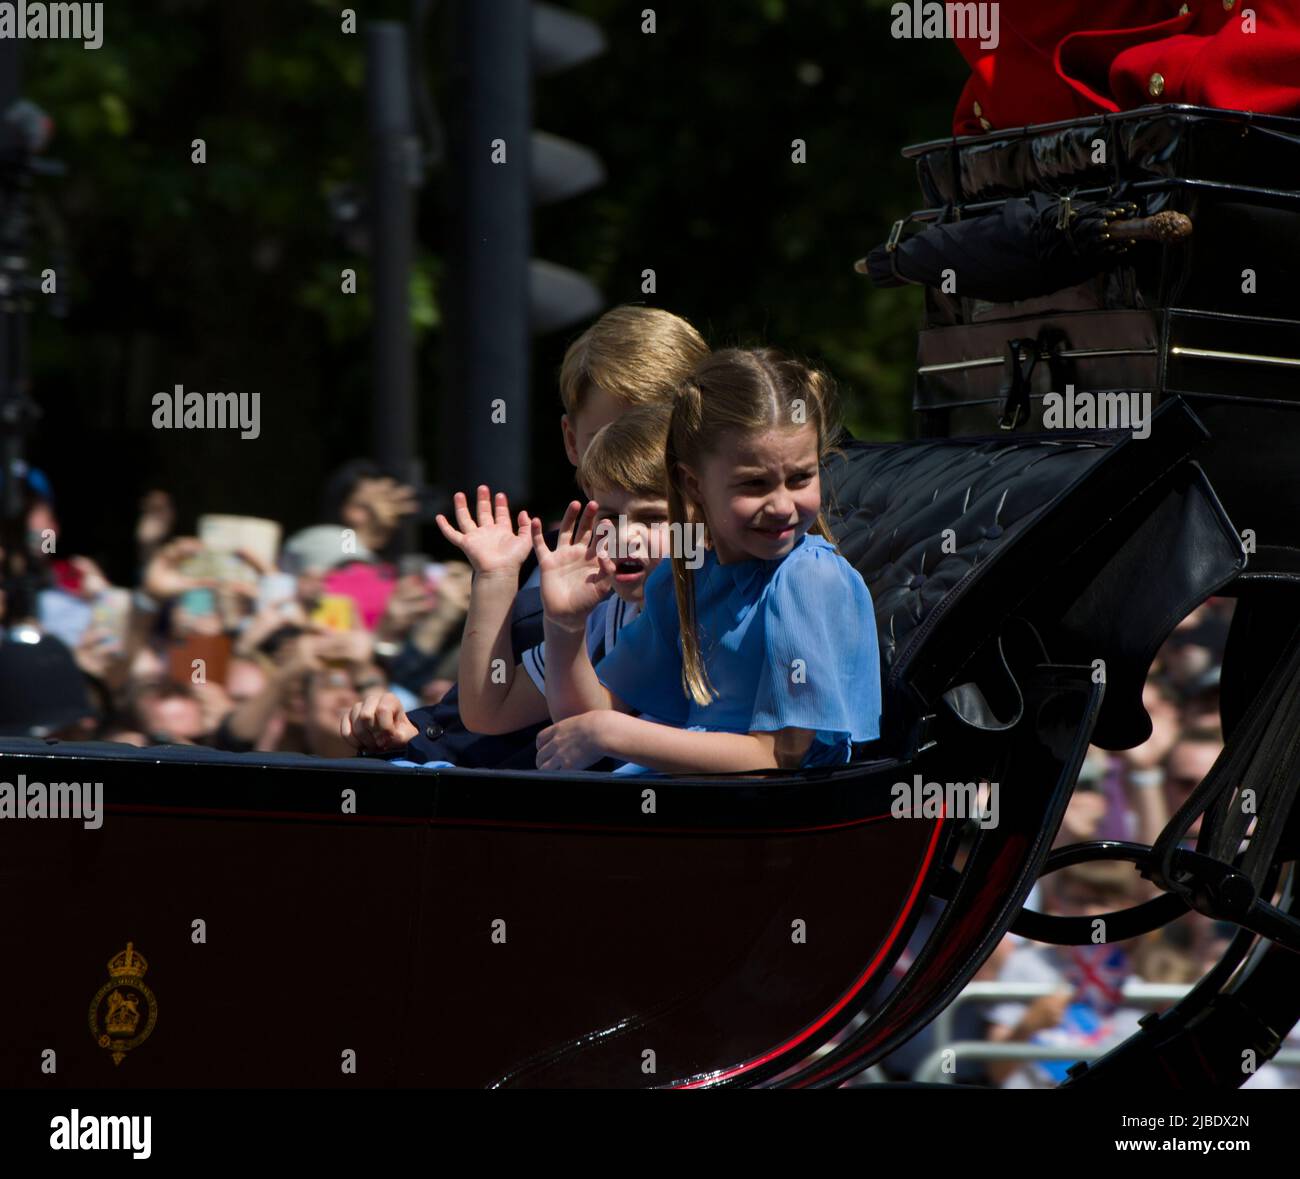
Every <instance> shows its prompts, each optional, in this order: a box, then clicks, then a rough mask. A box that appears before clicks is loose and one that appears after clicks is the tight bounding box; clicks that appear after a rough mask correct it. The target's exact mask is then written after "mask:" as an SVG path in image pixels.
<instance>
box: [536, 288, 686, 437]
mask: <svg viewBox="0 0 1300 1179" xmlns="http://www.w3.org/2000/svg"><path fill="white" fill-rule="evenodd" d="M708 354H709V346H708V345H707V344H706V343H705V342H704V337H703V336H701V335H700V333H699V332H697V331H696V330H695V328H693V327H692V326H691V325H690V324H689V323H687V321H686V320H684V319H683V318H682V317H681V316H680V315H673V314H672V312H670V311H661V310H660V309H659V308H657V307H632V306H623V307H615V308H613V309H612V310H610V311H606V312H605V314H604V315H602V316H601V317H600V318H599V319H598V320H596V322H595V323H593V324H592V325H591V327H589V328H588V329H587V330H586V331H585V332H583V333H582V335H580V336H579V337H578V338H577V339H576V340H574V341H573V343H572V344H570V345H569V348H568V351H567V352H565V354H564V363H563V364H562V365H561V366H560V400H561V401H562V402H563V403H564V412H565V413H566V414H568V415H569V416H570V417H572V416H573V415H574V414H576V413H577V412H578V411H579V410H581V409H582V407H583V405H584V404H585V403H586V401H587V398H588V397H589V396H590V395H591V391H592V390H593V389H600V390H603V391H604V392H606V393H608V394H609V395H610V396H611V397H617V398H618V399H619V400H620V401H626V402H628V403H629V404H630V405H644V404H646V403H647V402H655V401H658V402H665V403H666V402H669V401H671V400H672V395H673V388H674V387H675V386H676V385H677V383H678V382H679V381H681V380H684V379H685V378H686V377H688V376H689V375H690V372H691V370H692V369H693V368H694V367H695V366H696V365H697V364H699V363H700V361H702V360H703V359H704V358H705V357H706V356H708Z"/></svg>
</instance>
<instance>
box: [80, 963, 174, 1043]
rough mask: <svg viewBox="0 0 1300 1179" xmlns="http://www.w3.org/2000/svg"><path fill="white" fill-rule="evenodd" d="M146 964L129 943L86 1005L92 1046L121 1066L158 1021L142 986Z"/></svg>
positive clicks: (152, 1002)
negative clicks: (102, 1051) (105, 1053)
mask: <svg viewBox="0 0 1300 1179" xmlns="http://www.w3.org/2000/svg"><path fill="white" fill-rule="evenodd" d="M148 969H149V963H148V962H146V961H145V958H144V955H143V954H141V953H140V952H139V951H138V950H136V948H135V944H134V943H133V942H127V943H126V949H125V950H122V951H120V952H119V953H117V954H115V955H114V956H113V957H112V958H111V959H110V960H109V963H108V982H106V983H105V984H104V985H103V986H102V987H100V988H99V990H98V991H96V992H95V997H94V998H93V999H91V1001H90V1034H91V1035H92V1036H94V1037H95V1042H96V1043H97V1044H98V1045H99V1046H100V1047H101V1048H104V1049H106V1050H107V1051H108V1052H110V1053H111V1054H112V1057H113V1063H114V1064H121V1063H122V1059H123V1057H125V1056H126V1054H127V1053H128V1052H130V1051H131V1049H132V1048H138V1047H139V1046H140V1045H141V1044H143V1043H144V1042H145V1041H146V1040H147V1039H148V1038H149V1034H150V1033H151V1032H152V1031H153V1025H154V1024H155V1023H156V1022H157V1021H158V1002H157V1000H156V999H154V997H153V992H152V991H151V990H150V989H149V988H148V987H147V986H145V985H144V974H145V971H146V970H148Z"/></svg>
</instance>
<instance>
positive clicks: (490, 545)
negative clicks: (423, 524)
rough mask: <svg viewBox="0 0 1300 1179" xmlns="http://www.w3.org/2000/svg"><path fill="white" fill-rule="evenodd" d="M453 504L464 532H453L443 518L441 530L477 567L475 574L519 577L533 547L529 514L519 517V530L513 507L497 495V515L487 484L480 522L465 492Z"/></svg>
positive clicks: (481, 498)
mask: <svg viewBox="0 0 1300 1179" xmlns="http://www.w3.org/2000/svg"><path fill="white" fill-rule="evenodd" d="M452 502H453V503H454V504H455V512H456V523H457V524H459V525H460V528H459V529H456V528H453V527H452V526H451V524H450V523H449V522H448V520H447V517H446V516H443V515H441V514H439V515H438V516H437V523H438V527H439V528H440V529H441V530H442V534H443V536H445V537H446V538H447V539H448V540H449V541H451V543H452V544H454V545H455V546H456V547H457V548H458V549H460V551H461V552H463V553H464V554H465V556H466V558H467V559H468V560H469V563H470V564H471V565H473V566H474V572H475V573H489V574H490V573H514V574H517V573H518V572H519V568H520V566H521V565H523V563H524V562H525V561H526V560H527V559H528V553H529V550H530V549H531V548H532V547H533V542H532V538H531V537H530V536H529V533H528V523H529V521H528V513H527V512H520V513H519V521H518V530H516V528H515V527H514V526H513V525H512V524H511V523H510V503H509V501H508V500H507V499H506V496H505V493H504V492H501V491H499V492H497V496H496V508H495V511H494V510H493V504H492V493H491V491H490V490H489V489H488V488H487V486H486V485H483V484H480V485H479V489H478V503H477V504H476V505H475V507H476V510H477V515H478V519H477V520H475V518H474V517H473V516H471V515H470V513H469V503H468V502H467V501H466V499H465V493H464V492H463V491H458V492H456V495H455V497H454V499H453V501H452Z"/></svg>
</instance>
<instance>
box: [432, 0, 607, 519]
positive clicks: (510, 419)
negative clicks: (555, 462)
mask: <svg viewBox="0 0 1300 1179" xmlns="http://www.w3.org/2000/svg"><path fill="white" fill-rule="evenodd" d="M453 18H454V21H455V27H454V30H453V34H452V40H451V46H452V51H451V62H450V69H449V78H448V81H449V90H450V97H451V108H452V111H451V119H450V136H449V143H450V151H449V153H448V156H447V165H448V170H449V171H448V182H449V183H448V195H449V197H450V208H449V210H448V213H449V221H450V227H451V232H450V235H449V240H448V248H447V264H448V274H447V282H446V284H445V291H446V298H445V299H444V304H445V308H446V317H445V328H446V331H445V339H446V342H447V370H446V371H447V384H446V388H445V390H444V397H443V406H442V413H441V414H440V421H441V422H442V423H443V425H444V427H445V438H446V442H445V444H444V447H443V452H442V464H441V465H442V471H443V482H444V484H445V485H447V486H450V487H452V488H462V487H470V486H472V485H474V484H477V483H482V482H487V483H489V484H490V485H491V486H492V487H493V489H494V490H495V489H497V488H500V489H501V490H503V491H506V492H507V493H509V494H510V495H511V497H512V499H514V498H517V497H519V496H521V495H523V494H525V493H526V492H527V490H528V486H529V470H528V443H529V378H530V374H531V368H532V363H531V337H532V336H533V335H534V334H540V333H544V332H550V331H556V330H559V329H561V328H566V327H570V326H572V325H574V324H577V323H580V322H581V321H582V320H584V319H587V318H589V317H591V316H592V315H595V314H596V312H598V311H599V310H600V309H601V307H602V306H603V300H602V298H601V294H600V292H599V291H598V290H597V288H596V287H595V285H594V284H593V283H592V282H591V281H590V280H589V279H587V278H586V277H585V276H583V275H581V274H579V273H577V272H576V271H574V270H570V269H568V268H566V267H564V266H560V265H557V264H555V263H553V262H544V261H537V260H534V259H533V258H532V209H533V205H534V204H543V203H549V202H553V201H561V200H567V199H568V198H570V197H573V196H577V195H578V194H579V193H582V192H586V191H587V190H588V189H590V188H593V187H594V186H596V185H598V184H600V183H601V182H602V181H603V180H604V178H605V169H604V165H603V164H602V163H601V161H600V159H599V157H598V156H597V155H596V154H595V153H594V152H592V151H591V150H589V149H588V148H585V147H583V146H581V145H580V144H577V143H572V142H570V141H568V140H565V139H561V138H559V137H558V136H555V135H551V134H547V133H545V132H541V131H536V130H534V128H533V125H532V121H533V116H532V109H533V107H532V90H533V79H534V77H545V76H548V75H550V74H553V73H556V72H558V71H560V70H565V69H569V68H571V67H572V66H575V65H577V64H578V63H579V62H584V61H588V60H590V59H591V58H593V57H595V56H597V55H599V54H600V53H601V52H603V50H604V48H605V38H604V35H603V34H602V33H601V31H600V29H599V27H598V26H597V25H596V24H595V23H593V22H592V21H590V20H588V19H586V18H585V17H582V16H579V15H577V14H576V13H572V12H567V11H565V10H564V9H562V8H558V7H556V6H554V5H551V4H539V3H533V2H531V0H460V2H459V3H458V4H457V6H456V8H455V10H454V12H453Z"/></svg>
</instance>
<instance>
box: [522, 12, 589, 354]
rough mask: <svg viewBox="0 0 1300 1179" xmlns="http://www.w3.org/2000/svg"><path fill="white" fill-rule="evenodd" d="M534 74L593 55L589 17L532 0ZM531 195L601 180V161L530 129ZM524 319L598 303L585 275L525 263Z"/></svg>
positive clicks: (543, 320) (535, 321) (564, 319)
mask: <svg viewBox="0 0 1300 1179" xmlns="http://www.w3.org/2000/svg"><path fill="white" fill-rule="evenodd" d="M532 15H533V46H532V62H533V76H534V78H541V77H546V76H547V75H550V74H555V73H559V72H560V71H561V70H567V69H569V68H570V67H572V66H576V65H579V64H581V63H582V62H585V61H589V60H590V59H591V58H593V57H598V56H599V55H600V54H602V53H603V52H604V51H605V37H604V34H603V33H602V32H601V31H600V27H599V26H598V25H596V24H595V23H594V22H593V21H590V20H588V19H587V18H586V17H584V16H578V15H577V14H576V13H573V12H568V11H566V10H565V9H563V8H557V7H555V6H554V5H553V4H533V6H532ZM530 148H531V155H532V160H531V169H532V194H533V200H534V202H536V203H537V204H539V205H544V204H551V203H553V202H555V201H564V200H568V199H569V198H570V197H574V196H578V195H579V194H580V193H584V192H586V191H588V190H589V189H592V188H595V187H596V186H597V185H599V184H603V183H604V181H605V165H604V164H602V163H601V161H600V157H599V156H598V155H596V153H595V152H593V151H592V150H591V149H590V148H586V147H583V146H582V145H581V144H578V143H573V142H572V141H571V140H568V139H561V138H560V137H559V136H558V135H551V134H549V133H547V132H545V131H537V130H534V131H533V132H532V135H531V137H530ZM528 289H529V296H530V299H529V302H530V311H531V315H530V322H531V324H532V329H533V331H534V332H536V333H538V334H541V333H544V332H550V331H555V330H557V329H559V328H564V327H568V326H570V325H571V324H574V323H579V322H581V321H582V320H584V319H587V318H589V317H590V316H592V315H595V314H596V312H597V311H599V310H600V309H601V307H602V306H604V300H603V299H602V298H601V295H600V291H599V290H597V289H596V286H595V284H594V283H592V282H591V281H590V280H589V279H588V278H586V277H585V276H583V275H581V274H578V273H577V272H576V271H573V270H568V269H566V268H565V267H563V266H557V265H555V264H553V263H550V262H541V261H538V260H536V259H533V260H532V261H531V262H530V264H529V274H528Z"/></svg>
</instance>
